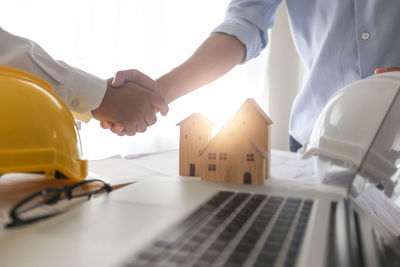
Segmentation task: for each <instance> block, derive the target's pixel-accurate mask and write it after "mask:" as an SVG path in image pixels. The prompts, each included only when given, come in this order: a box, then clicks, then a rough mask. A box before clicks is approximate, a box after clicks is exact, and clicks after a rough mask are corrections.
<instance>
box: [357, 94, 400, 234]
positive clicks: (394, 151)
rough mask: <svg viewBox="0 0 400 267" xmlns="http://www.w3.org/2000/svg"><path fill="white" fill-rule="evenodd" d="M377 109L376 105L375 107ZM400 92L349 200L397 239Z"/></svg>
mask: <svg viewBox="0 0 400 267" xmlns="http://www.w3.org/2000/svg"><path fill="white" fill-rule="evenodd" d="M377 105H379V103H377ZM399 166H400V88H399V89H398V90H397V93H396V94H395V96H394V98H393V101H392V103H391V105H390V106H389V107H388V109H387V112H386V115H385V116H384V117H383V120H382V122H381V124H380V125H379V127H378V129H377V132H376V134H375V136H374V138H373V139H372V142H371V144H370V146H369V149H368V150H367V153H366V154H365V156H364V158H363V160H362V162H361V164H360V166H359V168H358V171H357V174H356V175H355V178H354V180H353V183H352V185H351V187H350V196H351V197H352V199H353V200H354V201H355V202H356V203H357V204H358V206H360V207H361V208H362V209H364V210H366V211H367V212H368V213H370V214H372V215H373V216H375V217H377V218H378V219H379V220H380V221H381V223H383V224H384V225H386V227H387V228H388V229H389V230H390V232H392V233H393V234H395V235H396V236H400V171H399Z"/></svg>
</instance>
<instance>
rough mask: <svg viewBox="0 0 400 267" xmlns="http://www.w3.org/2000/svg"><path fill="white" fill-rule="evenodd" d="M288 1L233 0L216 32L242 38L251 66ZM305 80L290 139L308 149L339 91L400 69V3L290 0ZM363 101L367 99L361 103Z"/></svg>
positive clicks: (293, 113) (396, 0)
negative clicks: (323, 113)
mask: <svg viewBox="0 0 400 267" xmlns="http://www.w3.org/2000/svg"><path fill="white" fill-rule="evenodd" d="M281 1H282V0H233V1H232V2H231V3H230V4H229V6H228V9H227V12H226V18H225V21H224V22H223V23H222V24H221V25H219V26H218V27H217V28H216V29H215V30H214V32H224V33H227V34H230V35H233V36H236V37H237V38H238V39H239V40H240V41H241V42H242V43H243V44H245V46H246V49H247V54H246V59H245V62H246V61H248V60H249V59H251V58H254V57H256V56H257V55H258V54H259V53H260V52H261V50H262V49H264V48H265V47H266V45H267V44H268V32H267V31H268V29H269V28H271V27H272V25H273V23H274V19H275V14H276V10H277V7H278V6H279V4H280V3H281ZM286 2H287V8H288V14H289V20H290V26H291V31H292V34H293V38H294V42H295V46H296V49H297V51H298V53H299V56H300V58H301V60H302V62H303V63H304V65H305V77H304V78H305V79H304V84H303V88H302V90H301V91H300V92H299V94H298V95H297V97H296V99H295V101H294V104H293V107H292V111H291V118H290V134H291V135H292V136H293V137H294V138H295V139H296V140H297V141H299V142H300V143H302V144H304V142H305V141H307V140H308V139H309V138H310V135H311V132H312V128H313V126H314V123H315V121H316V119H317V118H318V115H319V113H320V112H321V110H322V108H323V107H324V106H325V105H326V103H327V101H328V99H329V98H330V97H331V96H332V94H334V93H335V92H336V91H337V90H339V89H340V88H342V87H344V86H345V85H346V84H349V83H351V82H353V81H356V80H359V79H362V78H365V77H367V76H370V75H372V74H374V70H375V69H376V68H380V67H400V0H286ZM360 101H362V99H360Z"/></svg>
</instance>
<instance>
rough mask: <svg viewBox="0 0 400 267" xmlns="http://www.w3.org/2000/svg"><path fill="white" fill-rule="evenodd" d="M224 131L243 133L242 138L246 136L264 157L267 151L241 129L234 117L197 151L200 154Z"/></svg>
mask: <svg viewBox="0 0 400 267" xmlns="http://www.w3.org/2000/svg"><path fill="white" fill-rule="evenodd" d="M226 131H235V133H238V134H241V135H243V137H244V138H246V139H247V140H248V141H249V142H250V143H251V144H252V145H253V146H254V147H255V148H256V149H257V151H258V152H260V154H261V155H262V157H263V158H266V157H267V155H268V153H267V151H266V150H265V149H264V148H263V147H262V146H261V145H260V144H259V143H258V142H257V141H256V140H254V138H252V137H251V136H250V135H249V134H248V133H247V132H246V130H244V129H243V127H242V126H241V125H240V124H239V123H237V122H236V121H235V119H234V118H232V119H230V120H229V121H228V122H227V123H226V124H225V125H224V127H222V129H221V130H220V131H219V132H218V133H217V134H216V135H215V136H214V137H213V138H212V139H211V140H210V142H208V144H207V145H206V146H205V147H204V149H203V150H202V151H201V152H200V153H199V155H200V156H201V155H202V154H203V153H204V152H205V151H206V150H207V148H208V147H209V146H210V145H211V144H212V143H213V142H214V141H215V140H218V137H219V136H220V135H223V134H225V133H226Z"/></svg>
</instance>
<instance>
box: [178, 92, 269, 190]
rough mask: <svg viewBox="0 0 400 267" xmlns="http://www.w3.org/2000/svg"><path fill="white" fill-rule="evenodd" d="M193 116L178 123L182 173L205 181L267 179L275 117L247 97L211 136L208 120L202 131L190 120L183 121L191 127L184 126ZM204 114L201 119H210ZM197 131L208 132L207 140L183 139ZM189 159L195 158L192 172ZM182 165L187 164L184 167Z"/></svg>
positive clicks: (253, 181)
mask: <svg viewBox="0 0 400 267" xmlns="http://www.w3.org/2000/svg"><path fill="white" fill-rule="evenodd" d="M194 115H196V116H197V117H198V116H201V115H199V114H194ZM194 115H192V116H194ZM192 116H190V117H188V118H187V119H185V120H184V121H182V122H181V123H179V124H178V125H181V137H180V138H181V142H180V157H179V162H180V175H186V176H189V175H190V176H193V175H191V174H195V175H194V176H200V177H201V179H202V180H206V181H217V182H228V183H236V184H263V183H264V179H267V178H268V176H269V172H270V170H269V169H270V150H271V149H270V125H271V124H272V121H271V120H270V119H269V118H268V116H267V115H266V114H265V113H264V111H263V110H262V109H261V108H260V107H259V106H258V105H257V103H256V102H255V101H254V100H253V99H247V100H246V101H245V102H244V103H243V105H242V106H241V107H240V108H239V109H238V111H237V112H236V114H235V116H234V117H233V118H232V119H231V120H229V121H228V122H227V123H226V124H225V125H224V126H223V127H222V129H221V130H220V131H219V132H218V133H217V134H216V135H215V136H214V137H213V138H212V139H211V140H210V138H211V126H210V125H209V124H208V128H206V129H203V130H202V131H199V129H197V128H196V129H195V128H190V127H192V126H194V125H192V126H190V123H189V124H186V125H184V127H189V128H185V129H183V127H182V123H183V122H185V121H186V120H188V119H190V118H191V117H192ZM201 117H202V119H201V120H202V121H206V122H208V123H209V121H208V120H207V119H205V117H204V116H201ZM199 118H200V117H199ZM199 118H197V119H196V120H198V119H199ZM192 119H193V118H192ZM192 119H191V120H192ZM205 124H206V123H205ZM198 126H200V125H198ZM197 131H199V132H197ZM208 131H209V132H208ZM195 133H197V135H199V133H202V134H203V133H207V134H208V133H209V134H210V135H209V136H208V140H207V142H206V143H200V142H193V141H191V142H193V143H188V142H184V141H185V140H188V139H189V137H186V135H188V136H189V135H190V136H192V135H193V136H196V134H195ZM203 138H204V137H202V139H203ZM194 139H195V138H194ZM192 153H193V154H192ZM189 161H191V162H195V163H194V164H195V167H193V168H195V170H194V171H193V172H191V171H190V168H191V167H190V166H191V165H190V164H193V163H189V167H188V168H189V172H187V164H188V162H189ZM181 166H184V168H183V170H182V169H181ZM187 173H189V174H187Z"/></svg>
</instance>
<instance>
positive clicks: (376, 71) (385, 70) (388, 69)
mask: <svg viewBox="0 0 400 267" xmlns="http://www.w3.org/2000/svg"><path fill="white" fill-rule="evenodd" d="M389 71H400V68H398V67H390V68H378V69H376V70H375V74H379V73H384V72H389Z"/></svg>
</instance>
